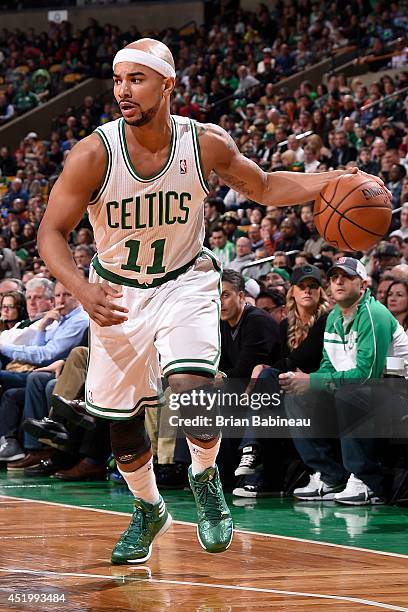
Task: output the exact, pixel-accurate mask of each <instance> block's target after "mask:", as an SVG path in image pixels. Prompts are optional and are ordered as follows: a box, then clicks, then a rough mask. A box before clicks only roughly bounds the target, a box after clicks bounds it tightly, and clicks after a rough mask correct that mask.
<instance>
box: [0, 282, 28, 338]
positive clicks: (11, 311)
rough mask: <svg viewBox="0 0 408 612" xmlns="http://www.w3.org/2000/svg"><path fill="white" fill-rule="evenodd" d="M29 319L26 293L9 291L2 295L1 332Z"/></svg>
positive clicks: (0, 308) (0, 306) (0, 310)
mask: <svg viewBox="0 0 408 612" xmlns="http://www.w3.org/2000/svg"><path fill="white" fill-rule="evenodd" d="M25 319H27V306H26V299H25V295H24V293H22V292H21V291H8V292H7V293H3V294H2V295H1V297H0V332H3V331H4V330H6V329H11V328H12V327H14V326H15V325H17V323H20V322H21V321H24V320H25Z"/></svg>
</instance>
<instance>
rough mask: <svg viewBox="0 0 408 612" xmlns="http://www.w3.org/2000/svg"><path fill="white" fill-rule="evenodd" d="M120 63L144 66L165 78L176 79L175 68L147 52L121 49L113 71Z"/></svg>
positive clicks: (115, 59)
mask: <svg viewBox="0 0 408 612" xmlns="http://www.w3.org/2000/svg"><path fill="white" fill-rule="evenodd" d="M119 62H133V63H134V64H142V66H147V67H148V68H151V69H152V70H155V71H156V72H158V73H159V74H161V75H162V76H164V77H175V76H176V71H175V70H174V68H173V66H170V64H168V63H167V62H165V61H164V60H163V59H161V58H160V57H157V56H156V55H152V54H151V53H146V52H145V51H139V49H129V48H128V49H121V50H120V51H118V52H117V54H116V55H115V57H114V60H113V69H114V70H115V66H116V64H118V63H119Z"/></svg>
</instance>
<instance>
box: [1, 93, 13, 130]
mask: <svg viewBox="0 0 408 612" xmlns="http://www.w3.org/2000/svg"><path fill="white" fill-rule="evenodd" d="M13 116H14V106H13V105H12V104H10V102H9V101H8V100H7V98H6V96H5V95H4V94H3V93H0V125H3V124H4V123H7V121H10V119H12V118H13Z"/></svg>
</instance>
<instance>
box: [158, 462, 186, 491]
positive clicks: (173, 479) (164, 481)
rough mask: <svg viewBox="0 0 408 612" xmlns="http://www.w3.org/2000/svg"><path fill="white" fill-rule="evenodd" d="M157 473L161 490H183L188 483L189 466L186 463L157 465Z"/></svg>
mask: <svg viewBox="0 0 408 612" xmlns="http://www.w3.org/2000/svg"><path fill="white" fill-rule="evenodd" d="M155 472H156V482H157V486H158V487H159V488H160V489H183V488H184V485H185V484H186V483H187V465H186V464H184V463H166V464H157V465H156V467H155Z"/></svg>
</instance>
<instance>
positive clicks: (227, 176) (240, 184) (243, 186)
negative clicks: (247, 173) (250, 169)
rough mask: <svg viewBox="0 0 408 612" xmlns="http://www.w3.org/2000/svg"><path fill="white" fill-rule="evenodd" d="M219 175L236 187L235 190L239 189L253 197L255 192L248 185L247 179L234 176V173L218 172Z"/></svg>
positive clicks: (228, 183)
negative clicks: (242, 179) (243, 179)
mask: <svg viewBox="0 0 408 612" xmlns="http://www.w3.org/2000/svg"><path fill="white" fill-rule="evenodd" d="M218 176H219V177H220V178H222V180H223V181H225V182H226V183H227V185H229V186H230V187H232V188H233V189H235V191H239V193H242V194H243V195H245V196H248V197H251V196H252V195H253V194H254V192H253V190H252V189H249V188H248V185H247V184H246V182H245V181H241V180H240V179H238V178H236V177H235V176H232V174H225V173H220V172H218Z"/></svg>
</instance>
